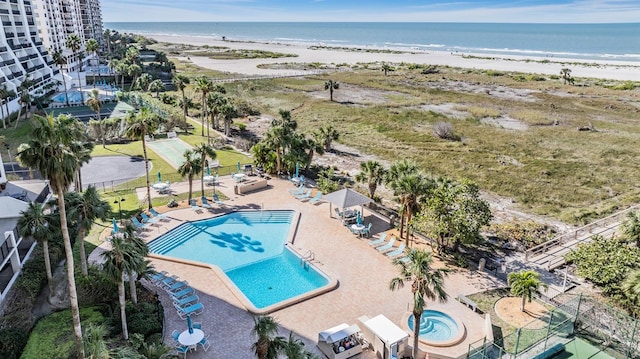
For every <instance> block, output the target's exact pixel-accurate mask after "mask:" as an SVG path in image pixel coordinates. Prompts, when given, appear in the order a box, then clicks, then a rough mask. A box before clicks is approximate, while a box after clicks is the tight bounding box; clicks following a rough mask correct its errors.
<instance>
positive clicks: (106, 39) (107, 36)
mask: <svg viewBox="0 0 640 359" xmlns="http://www.w3.org/2000/svg"><path fill="white" fill-rule="evenodd" d="M102 38H103V39H104V42H105V43H106V44H107V54H109V55H111V30H109V29H106V30H104V34H103V35H102Z"/></svg>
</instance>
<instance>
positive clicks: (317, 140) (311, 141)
mask: <svg viewBox="0 0 640 359" xmlns="http://www.w3.org/2000/svg"><path fill="white" fill-rule="evenodd" d="M307 148H308V149H309V156H308V157H307V167H306V168H305V170H304V171H305V173H309V168H310V167H311V162H313V155H314V154H316V153H317V154H319V155H323V154H324V142H323V139H322V135H321V134H320V132H317V131H316V132H314V133H313V134H312V135H311V137H310V138H307Z"/></svg>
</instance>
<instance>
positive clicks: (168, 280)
mask: <svg viewBox="0 0 640 359" xmlns="http://www.w3.org/2000/svg"><path fill="white" fill-rule="evenodd" d="M177 281H178V276H177V275H172V276H171V277H166V278H165V279H162V280H161V281H159V282H157V283H156V285H157V286H158V287H168V286H170V285H172V284H173V283H175V282H177Z"/></svg>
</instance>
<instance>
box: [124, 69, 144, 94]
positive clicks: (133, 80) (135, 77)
mask: <svg viewBox="0 0 640 359" xmlns="http://www.w3.org/2000/svg"><path fill="white" fill-rule="evenodd" d="M140 74H142V67H140V65H138V64H132V65H129V66H127V75H129V76H130V77H131V85H130V86H129V91H131V90H133V86H135V85H136V82H137V81H138V76H139V75H140Z"/></svg>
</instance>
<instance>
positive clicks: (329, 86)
mask: <svg viewBox="0 0 640 359" xmlns="http://www.w3.org/2000/svg"><path fill="white" fill-rule="evenodd" d="M339 87H340V84H338V82H336V81H333V80H329V81H325V83H324V89H325V90H329V98H330V99H331V101H333V90H337V89H338V88H339Z"/></svg>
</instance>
